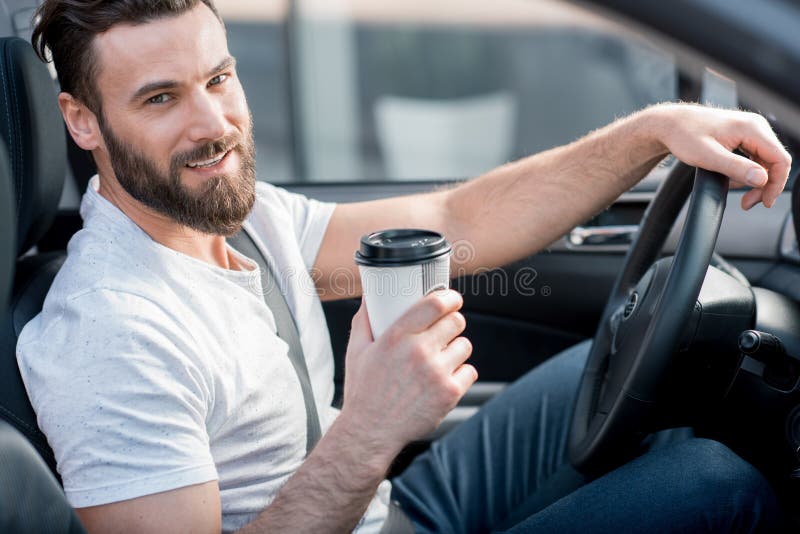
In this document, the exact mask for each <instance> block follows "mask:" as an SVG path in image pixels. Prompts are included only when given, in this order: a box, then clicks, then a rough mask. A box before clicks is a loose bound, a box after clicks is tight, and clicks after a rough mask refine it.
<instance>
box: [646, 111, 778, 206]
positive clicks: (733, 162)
mask: <svg viewBox="0 0 800 534" xmlns="http://www.w3.org/2000/svg"><path fill="white" fill-rule="evenodd" d="M648 112H651V113H654V114H655V116H656V117H658V120H656V121H654V124H656V125H657V126H656V129H657V131H656V135H657V136H658V139H659V140H660V141H661V142H662V143H663V144H664V146H665V147H666V149H667V150H668V151H669V152H671V153H672V154H673V155H674V156H675V157H676V158H678V159H679V160H681V161H683V162H684V163H686V164H688V165H691V166H693V167H700V168H703V169H706V170H710V171H715V172H719V173H721V174H724V175H726V176H728V177H729V178H730V179H731V182H732V184H731V185H732V186H734V187H737V186H739V187H752V188H753V189H752V190H750V191H748V192H747V193H745V195H744V196H743V197H742V208H743V209H745V210H749V209H750V208H752V207H753V206H755V205H756V204H758V203H759V202H763V203H764V205H765V206H766V207H768V208H770V207H772V205H773V204H774V203H775V200H777V198H778V196H779V195H780V194H781V191H783V188H784V187H785V186H786V181H787V179H788V178H789V170H790V168H791V165H792V157H791V155H789V153H788V152H787V151H786V149H785V148H784V147H783V145H782V144H781V142H780V141H779V140H778V137H777V136H776V135H775V132H773V131H772V127H771V126H770V124H769V122H768V121H767V119H765V118H764V117H762V116H761V115H758V114H756V113H748V112H742V111H734V110H726V109H716V108H710V107H705V106H698V105H691V104H689V105H687V104H663V105H659V106H655V107H653V108H650V110H648ZM734 150H738V151H739V152H741V153H743V154H746V155H747V156H749V157H744V156H741V155H738V154H735V153H734V152H733V151H734Z"/></svg>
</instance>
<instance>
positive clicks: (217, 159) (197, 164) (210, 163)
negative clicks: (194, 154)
mask: <svg viewBox="0 0 800 534" xmlns="http://www.w3.org/2000/svg"><path fill="white" fill-rule="evenodd" d="M227 155H228V152H223V153H221V154H219V155H217V156H215V157H213V158H211V159H207V160H205V161H196V162H194V163H187V164H186V166H187V167H189V168H190V169H205V168H208V167H213V166H214V165H216V164H217V163H219V162H220V161H222V158H224V157H225V156H227Z"/></svg>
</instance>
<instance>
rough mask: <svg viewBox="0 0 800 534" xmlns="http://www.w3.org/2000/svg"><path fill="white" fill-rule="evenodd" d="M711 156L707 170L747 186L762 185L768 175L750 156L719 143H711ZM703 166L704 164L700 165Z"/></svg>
mask: <svg viewBox="0 0 800 534" xmlns="http://www.w3.org/2000/svg"><path fill="white" fill-rule="evenodd" d="M711 148H712V157H711V158H710V161H709V167H710V168H709V170H712V171H716V172H719V173H721V174H724V175H725V176H727V177H728V178H730V179H731V180H732V181H734V182H736V183H738V184H740V185H747V186H749V187H763V186H764V185H765V184H766V183H767V180H768V179H769V175H768V174H767V170H766V169H765V168H764V167H763V166H761V165H759V164H758V163H757V162H755V161H753V160H752V159H750V158H747V157H744V156H740V155H739V154H736V153H734V152H730V151H728V150H726V149H725V147H723V146H722V145H720V144H719V143H716V142H714V143H713V144H712V147H711ZM700 166H701V167H704V165H700Z"/></svg>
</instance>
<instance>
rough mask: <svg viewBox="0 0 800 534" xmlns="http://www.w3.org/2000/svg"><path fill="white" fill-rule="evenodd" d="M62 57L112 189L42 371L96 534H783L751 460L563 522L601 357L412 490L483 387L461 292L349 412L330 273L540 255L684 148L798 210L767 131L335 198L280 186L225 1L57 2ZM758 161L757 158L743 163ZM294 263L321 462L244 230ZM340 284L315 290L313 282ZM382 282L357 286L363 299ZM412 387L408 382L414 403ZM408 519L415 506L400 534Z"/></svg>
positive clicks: (42, 358)
mask: <svg viewBox="0 0 800 534" xmlns="http://www.w3.org/2000/svg"><path fill="white" fill-rule="evenodd" d="M38 15H39V18H38V22H37V25H36V28H35V32H34V43H35V45H36V47H37V50H38V51H39V53H40V55H41V57H42V58H45V57H46V54H47V52H46V49H47V48H49V50H50V51H51V52H52V57H53V60H54V63H55V67H56V70H57V72H58V77H59V81H60V83H61V89H62V92H61V93H60V94H59V97H58V102H59V105H60V108H61V112H62V114H63V117H64V120H65V122H66V125H67V127H68V130H69V133H70V135H71V136H72V138H73V139H74V140H75V142H76V143H77V144H78V146H80V147H81V148H83V149H85V150H87V151H90V152H91V153H92V155H93V157H94V160H95V162H96V164H97V169H98V176H96V177H94V178H93V179H92V181H91V183H90V186H89V188H88V190H87V191H86V193H85V195H84V197H83V200H82V204H81V215H82V217H83V220H84V227H83V229H82V230H81V231H80V232H78V233H77V234H76V235H75V236H74V237H73V238H72V240H71V241H70V243H69V247H68V259H67V260H66V263H65V264H64V266H63V268H62V269H61V271H60V272H59V274H58V277H57V278H56V280H55V282H54V284H53V286H52V288H51V290H50V293H49V294H48V296H47V300H46V302H45V305H44V309H43V311H42V312H41V313H40V314H39V315H38V316H37V317H36V318H34V319H33V320H32V321H31V322H30V323H29V324H28V325H26V327H25V329H24V331H23V332H22V335H21V336H20V339H19V344H18V349H17V356H18V361H19V365H20V369H21V372H22V376H23V379H24V381H25V384H26V388H27V391H28V394H29V396H30V399H31V402H32V405H33V406H34V408H35V410H36V412H37V416H38V420H39V423H40V426H41V428H42V430H43V431H44V433H45V434H46V435H47V438H48V441H49V443H50V445H51V446H52V448H53V450H54V452H55V456H56V459H57V463H58V470H59V472H60V474H61V477H62V479H63V483H64V490H65V492H66V495H67V498H68V499H69V501H70V503H71V504H72V505H73V506H74V507H75V508H76V510H77V513H78V515H79V517H80V519H81V520H82V521H83V522H84V524H85V525H86V526H87V527H88V529H89V530H90V531H96V532H106V531H115V532H176V531H193V532H194V531H196V532H219V531H220V530H223V531H225V532H232V531H235V530H238V529H241V531H242V532H264V531H270V532H275V531H290V532H343V531H348V530H353V529H356V530H358V531H363V532H377V531H381V530H383V531H393V532H409V531H412V530H417V531H446V532H482V531H489V530H501V529H508V530H514V531H528V530H534V529H541V530H542V531H550V530H553V529H556V528H558V529H562V530H567V531H584V530H587V529H589V530H591V529H597V530H606V531H617V530H622V529H627V530H633V531H636V530H643V531H648V532H652V531H657V530H659V529H660V530H671V529H675V530H680V531H686V530H701V529H709V528H710V529H712V530H728V529H738V530H757V529H758V528H765V527H769V526H770V525H773V523H772V522H774V521H775V520H776V517H777V512H776V505H775V502H774V496H773V495H772V493H771V491H770V489H769V487H768V485H767V484H766V482H765V481H764V480H763V479H762V478H761V476H760V474H759V473H758V472H757V471H756V470H755V469H753V468H752V467H751V466H749V465H748V464H746V463H745V462H743V461H742V460H741V459H739V458H737V457H736V456H734V455H733V453H731V451H730V450H728V449H727V448H725V447H724V446H722V445H720V444H718V443H714V442H710V441H705V440H695V439H692V440H687V441H683V442H681V443H679V444H677V445H673V446H671V447H666V448H663V449H659V450H656V451H652V452H649V453H647V454H645V455H643V456H641V457H639V458H638V459H636V460H635V461H634V462H631V463H630V464H627V465H625V466H623V467H621V468H619V469H618V470H616V471H614V472H612V473H610V474H608V475H606V476H604V477H601V478H599V479H597V480H594V481H591V482H590V483H588V484H587V485H585V486H583V487H581V488H580V489H578V490H577V491H575V492H573V493H571V494H569V495H567V496H565V497H563V498H561V499H560V500H558V501H557V502H555V503H554V504H552V505H550V506H548V507H546V508H544V509H543V510H541V511H538V512H537V513H534V514H531V515H528V516H526V515H525V514H524V513H522V512H521V511H524V510H525V506H526V502H528V501H529V500H530V499H531V498H536V497H537V496H540V495H541V494H540V492H541V491H542V488H543V487H544V486H545V485H546V483H547V482H548V481H552V480H557V479H558V477H561V476H563V474H564V473H568V472H569V470H570V466H569V463H568V461H567V458H566V453H565V448H566V435H567V433H568V432H567V426H568V421H569V414H570V411H571V408H572V404H573V401H574V395H575V391H576V388H577V385H578V382H579V379H580V374H581V371H582V368H583V365H584V362H585V358H586V352H587V345H586V344H582V345H579V346H578V347H575V348H573V349H571V350H569V351H567V352H565V353H563V354H561V355H559V356H557V357H555V358H553V359H552V360H550V361H548V362H547V363H545V364H544V365H542V366H540V367H539V368H537V369H535V370H534V371H532V372H530V373H529V374H528V375H526V376H525V377H523V378H522V379H520V380H519V381H518V382H517V383H515V384H514V385H512V386H511V387H509V388H508V389H507V390H506V391H505V392H503V393H502V394H501V395H499V396H498V397H496V398H495V399H494V400H492V401H491V402H490V403H489V404H488V405H487V406H485V407H484V408H483V409H482V410H481V411H480V412H479V414H478V415H476V416H475V417H474V418H473V419H471V420H470V421H468V422H467V423H465V424H464V425H462V426H461V427H459V428H458V429H457V430H456V431H454V432H453V433H451V434H449V435H448V436H446V437H445V438H443V439H442V440H440V441H437V442H435V443H434V444H433V446H432V448H431V450H430V451H429V452H427V453H425V454H424V455H422V456H421V457H419V458H418V459H416V460H415V461H414V462H413V464H412V465H411V467H410V468H409V469H408V470H407V471H406V472H404V473H403V474H402V475H401V476H400V477H398V478H396V479H394V480H393V481H387V480H385V476H386V473H387V471H388V468H389V466H390V464H391V462H392V461H393V459H394V458H395V456H396V455H397V454H398V452H399V451H400V450H401V449H402V448H403V446H404V445H406V444H407V443H408V442H409V441H412V440H414V439H419V438H420V437H422V436H424V435H426V434H427V433H428V432H430V431H431V430H433V429H434V428H435V427H436V426H437V424H438V423H439V422H440V421H441V420H442V419H443V417H444V416H445V415H446V414H447V413H448V411H449V410H450V409H451V408H453V406H455V405H456V403H457V402H458V400H459V399H460V398H461V396H462V395H463V394H464V393H465V391H466V390H467V389H468V388H469V387H470V386H471V385H472V383H473V382H474V381H475V380H476V378H477V374H476V370H475V369H474V368H473V367H472V366H471V365H469V364H468V363H465V362H466V360H467V359H468V357H469V355H470V353H471V345H470V343H469V341H468V340H467V339H465V338H464V337H463V336H461V335H460V334H461V333H462V332H463V330H464V326H465V321H464V317H463V316H462V315H461V314H460V313H459V311H458V310H459V309H460V307H461V304H462V300H461V297H460V295H458V294H457V293H456V292H454V291H441V292H437V293H435V294H431V295H429V296H427V297H425V298H424V299H422V300H421V301H420V302H419V303H417V304H416V305H415V306H414V307H412V308H411V309H410V310H409V311H408V312H407V313H406V314H405V315H403V316H402V317H401V318H400V319H399V320H398V321H397V323H395V324H394V325H393V326H392V327H390V328H389V329H388V330H387V331H386V332H385V333H384V334H383V335H381V336H379V337H378V338H377V339H373V336H372V334H371V331H370V329H369V322H368V318H367V315H366V310H364V308H363V306H362V309H361V310H359V312H358V313H357V314H356V316H355V317H354V319H353V324H352V333H351V338H350V343H349V346H348V351H347V356H346V366H347V367H346V383H345V391H344V403H343V406H342V409H341V411H338V410H336V409H334V408H332V407H331V400H332V396H333V361H332V354H331V348H330V340H329V336H328V331H327V328H326V325H325V319H324V315H323V311H322V307H321V304H320V299H319V296H318V294H317V293H316V292H314V291H308V290H307V288H308V287H313V284H314V283H315V282H316V285H317V289H319V290H321V292H325V293H324V294H327V295H332V294H333V292H331V291H325V290H326V289H330V287H328V286H327V284H329V283H331V282H332V280H333V277H331V276H330V275H331V274H332V273H335V272H337V270H338V271H339V272H340V271H341V269H345V270H349V271H350V272H351V273H352V274H353V278H354V279H356V280H357V279H358V277H357V272H356V270H355V269H356V267H355V265H354V264H353V260H352V251H353V249H354V248H355V245H356V244H357V243H358V240H359V238H360V236H361V235H363V234H365V233H367V232H368V231H371V230H373V229H378V228H390V227H419V228H430V229H433V230H436V231H439V232H441V233H443V234H444V235H445V236H446V237H447V238H448V239H449V240H450V241H451V242H453V241H458V240H466V241H468V242H470V243H471V244H472V245H473V246H474V249H475V252H476V254H475V256H474V258H472V260H471V262H470V264H469V265H466V266H464V265H460V267H462V268H466V269H467V270H475V269H477V268H479V267H480V268H485V267H496V266H501V265H505V264H507V263H509V262H511V261H514V260H516V259H519V258H523V257H526V256H528V255H530V254H532V253H533V252H535V251H536V250H539V249H540V248H542V247H544V246H546V245H547V244H548V243H550V242H552V241H553V240H555V239H556V238H557V237H559V236H561V235H563V234H564V233H566V232H567V231H568V230H569V229H570V228H572V227H573V226H575V225H576V224H578V223H579V222H581V221H583V220H586V219H588V218H589V217H590V216H591V215H592V214H594V213H596V212H598V211H599V210H601V209H602V208H603V207H605V206H607V205H608V204H610V203H611V202H613V201H614V199H615V198H617V197H618V196H619V195H620V194H621V193H623V192H624V191H626V190H628V189H629V188H630V187H631V186H633V185H634V184H635V183H636V182H637V180H639V179H640V178H641V177H642V176H644V175H645V174H646V173H647V172H648V171H649V170H650V169H651V168H652V167H653V166H654V165H655V164H656V163H657V162H658V161H660V160H661V159H662V158H663V157H664V156H666V155H667V154H668V153H672V154H674V155H675V156H676V157H677V158H679V159H681V160H682V161H684V162H686V163H688V164H690V165H694V166H699V167H703V168H706V169H710V170H714V171H719V172H723V173H725V174H727V175H728V176H729V177H730V178H731V179H732V180H733V181H735V182H738V183H740V184H746V185H750V186H752V187H753V189H752V191H750V192H748V193H747V194H746V195H745V196H744V199H743V204H744V207H745V208H749V207H752V206H753V205H754V204H756V203H758V202H763V203H764V204H765V205H767V206H771V205H772V204H773V203H774V202H775V199H776V198H777V196H778V195H779V193H780V192H781V190H782V189H783V187H784V185H785V182H786V179H787V176H788V171H789V167H790V157H789V155H788V154H787V153H786V151H785V150H784V149H783V147H782V146H781V145H780V143H779V142H778V140H777V139H776V137H775V135H774V134H773V132H772V130H771V129H770V127H769V125H768V123H767V122H766V121H765V120H764V119H763V118H761V117H759V116H756V115H752V114H748V113H740V112H735V111H724V110H712V109H707V108H703V107H700V106H690V105H660V106H655V107H651V108H648V109H645V110H643V111H641V112H638V113H636V114H634V115H632V116H630V117H627V118H625V119H622V120H619V121H617V122H615V123H613V124H611V125H609V126H607V127H605V128H603V129H600V130H598V131H596V132H593V133H591V134H589V135H588V136H586V137H585V138H583V139H581V140H578V141H576V142H575V143H572V144H570V145H568V146H564V147H560V148H557V149H553V150H550V151H547V152H544V153H542V154H538V155H534V156H531V157H529V158H525V159H523V160H520V161H517V162H515V163H511V164H508V165H505V166H503V167H501V168H499V169H496V170H494V171H492V172H489V173H487V174H486V175H484V176H482V177H479V178H477V179H475V180H472V181H470V182H468V183H465V184H463V185H461V186H459V187H456V188H453V189H450V190H446V191H437V192H433V193H430V194H426V195H418V196H415V197H404V198H394V199H388V200H380V201H375V202H365V203H356V204H342V205H334V204H328V203H321V202H317V201H313V200H309V199H307V198H304V197H302V196H299V195H294V194H290V193H288V192H285V191H283V190H280V189H277V188H275V187H273V186H270V185H268V184H266V183H264V182H257V181H256V179H255V167H254V163H253V161H254V157H253V140H252V119H251V116H250V113H249V111H248V107H247V103H246V100H245V96H244V93H243V91H242V87H241V85H240V83H239V80H238V78H237V75H236V63H235V60H234V58H232V57H231V55H230V54H229V52H228V47H227V42H226V36H225V30H224V27H223V24H222V22H221V20H220V18H219V16H218V14H217V12H216V10H215V8H214V5H213V3H212V1H211V0H202V1H199V0H104V1H99V0H45V2H44V3H43V5H42V6H41V8H40V10H39V12H38ZM738 147H742V148H744V149H745V150H746V151H747V152H748V153H749V154H751V155H752V159H747V158H744V157H741V156H739V155H736V154H734V153H732V150H734V149H735V148H738ZM242 227H244V229H245V230H247V232H248V233H249V234H250V235H251V236H252V237H253V240H254V241H255V243H256V244H257V246H258V247H259V249H260V251H261V252H262V253H263V254H264V255H265V256H266V257H267V258H269V260H270V262H271V263H272V265H273V266H274V268H275V269H276V271H277V272H278V273H281V272H284V273H286V272H292V273H294V274H295V276H292V277H290V278H289V279H288V281H287V284H286V287H285V288H284V289H285V296H286V299H287V302H288V304H289V307H290V309H291V311H292V315H293V317H294V318H295V319H296V322H297V326H298V331H299V336H300V342H301V344H302V349H303V353H304V354H305V358H306V364H307V367H308V370H309V375H310V379H311V385H312V390H313V400H314V405H315V407H316V410H317V412H318V413H319V418H320V422H321V427H322V431H323V435H322V438H321V439H320V440H319V442H318V443H317V444H316V446H315V447H314V448H313V450H312V451H311V452H310V453H308V454H307V451H306V438H307V433H306V432H307V429H306V411H305V409H304V401H303V392H302V388H301V385H300V383H299V381H298V376H297V374H296V373H295V371H294V369H293V367H292V365H291V363H290V361H289V359H288V358H287V350H288V349H287V344H286V343H284V342H283V341H282V340H281V339H280V338H279V337H278V336H277V335H276V326H275V320H274V317H273V315H272V313H271V311H270V309H269V308H268V307H267V305H266V304H265V302H264V300H263V298H262V295H261V289H262V288H261V286H260V274H259V269H258V266H257V265H256V264H255V263H254V262H253V261H252V259H251V258H248V257H246V256H244V255H243V254H241V253H239V252H237V251H236V250H235V249H234V248H233V247H231V246H230V245H229V244H228V243H227V242H226V237H227V236H231V235H232V234H234V233H236V232H237V231H238V230H239V229H240V228H242ZM312 268H313V269H315V270H316V272H318V273H319V276H318V277H317V278H316V279H315V280H312V279H311V277H310V275H309V271H310V270H311V269H312ZM360 292H361V289H360V287H359V286H358V285H356V286H355V287H354V288H352V292H351V293H350V294H348V295H341V294H339V295H337V296H338V297H346V296H350V297H352V296H358V295H359V294H360ZM392 392H402V394H399V395H398V394H392ZM387 518H389V519H387Z"/></svg>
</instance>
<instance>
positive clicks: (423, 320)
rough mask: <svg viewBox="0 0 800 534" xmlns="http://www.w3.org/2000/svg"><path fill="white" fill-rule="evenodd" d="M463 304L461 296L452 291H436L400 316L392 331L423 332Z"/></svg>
mask: <svg viewBox="0 0 800 534" xmlns="http://www.w3.org/2000/svg"><path fill="white" fill-rule="evenodd" d="M463 302H464V301H463V299H462V298H461V295H460V294H459V293H458V292H457V291H453V290H452V289H445V290H442V291H434V292H433V293H431V294H429V295H427V296H425V297H424V298H422V299H421V300H420V301H419V302H417V303H415V304H414V305H413V306H411V308H409V309H408V311H407V312H406V313H404V314H403V315H402V316H400V318H399V319H398V320H397V322H396V323H395V324H394V325H393V326H392V329H399V330H402V331H405V332H412V333H419V332H422V331H424V330H427V329H428V328H429V327H430V326H431V325H432V324H433V323H435V322H436V321H438V320H439V319H441V318H442V317H444V316H445V315H447V314H448V313H452V312H454V311H457V310H458V309H459V308H461V305H462V304H463Z"/></svg>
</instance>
